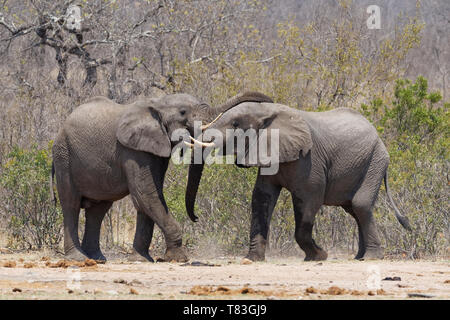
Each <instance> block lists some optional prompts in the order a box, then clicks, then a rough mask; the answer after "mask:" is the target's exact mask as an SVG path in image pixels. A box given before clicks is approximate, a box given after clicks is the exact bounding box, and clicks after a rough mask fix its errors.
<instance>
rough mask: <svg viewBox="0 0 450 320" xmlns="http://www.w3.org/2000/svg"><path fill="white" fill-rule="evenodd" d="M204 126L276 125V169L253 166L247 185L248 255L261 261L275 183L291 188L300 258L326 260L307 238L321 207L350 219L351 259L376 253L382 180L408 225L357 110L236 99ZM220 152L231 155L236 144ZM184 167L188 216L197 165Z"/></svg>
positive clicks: (372, 134)
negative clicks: (354, 244) (354, 234)
mask: <svg viewBox="0 0 450 320" xmlns="http://www.w3.org/2000/svg"><path fill="white" fill-rule="evenodd" d="M210 128H211V129H218V130H220V131H222V133H223V134H224V137H225V130H226V129H234V128H240V129H244V130H246V129H248V128H253V129H262V128H267V129H279V150H280V157H279V171H278V173H276V174H275V175H261V174H260V171H261V169H259V173H258V177H257V180H256V184H255V186H254V190H253V197H252V218H251V231H250V250H249V253H248V255H247V258H249V259H251V260H264V259H265V249H266V244H267V241H268V234H269V224H270V220H271V216H272V212H273V210H274V207H275V204H276V202H277V199H278V196H279V193H280V190H281V188H286V189H288V190H289V191H290V192H291V195H292V201H293V207H294V214H295V239H296V241H297V243H298V244H299V246H300V248H301V249H302V250H303V251H304V252H305V254H306V257H305V260H307V261H308V260H325V259H326V258H327V253H326V252H325V251H324V250H323V249H321V248H320V247H319V246H318V245H317V244H316V243H315V242H314V240H313V239H312V228H313V225H314V219H315V215H316V213H317V211H318V210H319V208H320V206H322V205H331V206H341V207H342V208H344V210H345V211H346V212H348V213H350V214H351V215H352V216H353V217H354V218H355V220H356V222H357V224H358V229H359V250H358V253H357V255H356V257H355V258H356V259H362V258H364V259H379V258H382V257H383V252H382V249H381V247H380V240H379V236H378V231H377V228H376V225H375V220H374V217H373V214H372V209H373V206H374V204H375V200H376V198H377V195H378V190H379V188H380V185H381V182H382V180H383V178H384V179H385V186H386V190H387V193H388V197H389V199H390V200H391V203H392V205H393V207H394V209H395V214H396V217H397V219H398V220H399V222H400V223H401V224H402V225H403V226H404V227H405V228H407V229H409V228H410V227H409V222H408V220H407V218H406V217H404V216H402V215H401V214H400V212H399V211H398V209H397V208H396V207H395V204H394V203H393V201H392V198H391V195H390V193H389V187H388V183H387V169H388V164H389V156H388V153H387V151H386V148H385V146H384V144H383V142H382V141H381V139H380V138H379V137H378V134H377V131H376V130H375V128H374V127H373V126H372V125H371V124H370V123H369V122H368V121H367V120H366V119H365V118H364V117H363V116H362V115H360V114H359V113H358V112H356V111H354V110H352V109H347V108H339V109H335V110H332V111H327V112H305V111H300V110H296V109H293V108H289V107H287V106H284V105H280V104H274V103H241V104H239V105H237V106H235V107H234V108H230V109H229V110H228V111H227V112H225V113H224V115H223V116H222V117H221V118H220V119H219V120H218V121H217V122H216V123H215V124H214V125H212V126H211V127H210ZM269 132H270V131H269ZM269 141H270V139H269ZM214 142H215V143H216V144H217V145H220V144H222V145H224V144H225V141H219V142H218V141H214ZM226 152H227V154H230V153H234V154H236V153H235V150H227V151H226ZM257 166H259V167H261V166H262V164H261V163H258V164H257ZM190 171H192V172H190V174H191V175H190V177H189V180H192V181H190V188H188V190H187V192H186V194H187V199H186V204H190V206H187V211H188V214H189V215H190V216H191V218H192V217H193V216H194V213H193V205H192V203H193V202H194V201H195V194H196V192H197V187H198V183H199V182H200V178H201V168H200V169H199V165H197V167H194V166H192V168H191V170H190Z"/></svg>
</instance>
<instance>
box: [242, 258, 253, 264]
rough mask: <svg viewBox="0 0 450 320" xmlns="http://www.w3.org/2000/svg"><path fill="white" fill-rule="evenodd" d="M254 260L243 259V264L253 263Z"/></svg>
mask: <svg viewBox="0 0 450 320" xmlns="http://www.w3.org/2000/svg"><path fill="white" fill-rule="evenodd" d="M252 263H253V261H252V260H250V259H247V258H244V259H242V261H241V264H252Z"/></svg>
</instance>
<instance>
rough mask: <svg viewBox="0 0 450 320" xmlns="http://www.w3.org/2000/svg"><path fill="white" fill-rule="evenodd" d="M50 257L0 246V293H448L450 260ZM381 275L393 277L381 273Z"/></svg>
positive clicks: (39, 295)
mask: <svg viewBox="0 0 450 320" xmlns="http://www.w3.org/2000/svg"><path fill="white" fill-rule="evenodd" d="M58 257H59V256H56V257H51V258H49V257H44V259H42V254H41V255H39V254H38V253H32V254H24V253H22V254H16V253H13V254H2V255H1V256H0V299H18V298H19V299H164V300H167V299H305V300H307V299H308V300H309V299H312V300H315V299H430V298H429V297H431V299H449V298H450V286H449V282H450V281H448V280H449V279H450V278H449V277H450V268H449V267H450V263H449V261H446V260H445V261H424V260H415V261H389V260H381V261H355V260H328V261H324V262H322V263H321V264H318V263H317V262H304V261H302V260H301V259H300V258H270V257H269V258H268V259H267V261H266V262H253V263H251V264H248V265H243V264H241V262H242V258H240V257H223V258H217V259H212V258H209V259H208V262H207V261H201V260H200V261H198V262H196V261H197V260H193V261H194V263H192V262H191V264H185V263H167V262H166V263H139V262H136V263H129V262H127V261H124V260H113V261H108V262H107V263H106V264H103V265H99V264H97V263H96V262H95V261H83V262H75V261H67V260H61V259H58ZM20 259H22V260H20ZM20 261H21V262H20ZM10 262H14V263H15V266H14V267H12V265H14V264H11V263H10ZM5 265H7V266H8V265H11V266H10V267H5ZM374 268H375V269H377V274H378V275H379V278H378V279H377V284H378V290H377V289H373V288H369V287H368V280H369V279H370V277H373V275H374V273H373V272H372V271H373V270H374ZM371 270H372V271H371ZM417 274H421V275H423V276H417ZM388 277H391V278H394V277H400V278H401V280H400V281H398V280H397V281H392V280H391V281H388V280H386V281H383V279H385V278H388ZM13 289H20V290H22V291H21V292H20V291H17V290H16V291H15V292H13V291H12V290H13Z"/></svg>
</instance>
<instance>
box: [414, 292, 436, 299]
mask: <svg viewBox="0 0 450 320" xmlns="http://www.w3.org/2000/svg"><path fill="white" fill-rule="evenodd" d="M433 297H434V296H432V295H430V294H424V293H415V292H411V293H408V298H433Z"/></svg>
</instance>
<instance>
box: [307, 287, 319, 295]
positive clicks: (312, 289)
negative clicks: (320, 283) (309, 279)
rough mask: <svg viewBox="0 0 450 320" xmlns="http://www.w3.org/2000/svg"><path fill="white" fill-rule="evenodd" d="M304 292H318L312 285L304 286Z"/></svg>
mask: <svg viewBox="0 0 450 320" xmlns="http://www.w3.org/2000/svg"><path fill="white" fill-rule="evenodd" d="M305 292H306V293H314V294H316V293H319V291H318V290H317V289H316V288H314V287H309V288H306V290H305Z"/></svg>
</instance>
